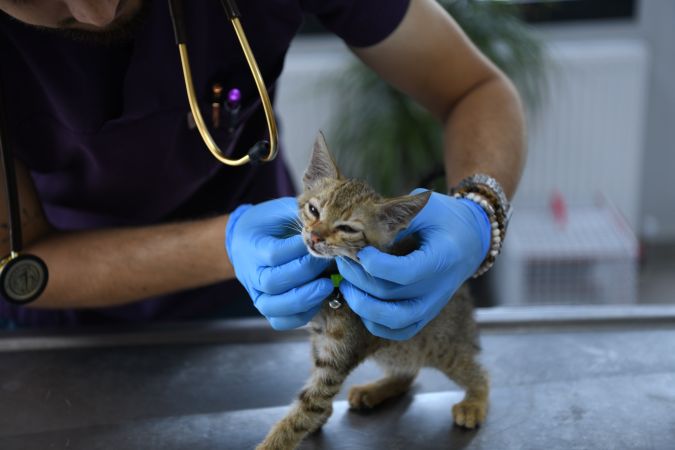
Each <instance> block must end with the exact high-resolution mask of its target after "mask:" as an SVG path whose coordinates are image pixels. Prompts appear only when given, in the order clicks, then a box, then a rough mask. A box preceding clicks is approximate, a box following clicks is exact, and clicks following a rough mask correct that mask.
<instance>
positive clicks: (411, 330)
mask: <svg viewBox="0 0 675 450" xmlns="http://www.w3.org/2000/svg"><path fill="white" fill-rule="evenodd" d="M361 321H362V322H363V325H364V326H365V327H366V329H367V330H368V331H369V332H370V334H372V335H373V336H377V337H381V338H382V339H389V340H391V341H406V340H408V339H410V338H412V337H413V336H415V335H416V334H417V333H419V331H420V330H421V329H422V328H423V325H422V322H416V323H413V324H411V325H409V326H407V327H405V328H400V329H397V330H392V329H391V328H387V327H385V326H384V325H380V324H379V323H375V322H372V321H370V320H367V319H363V318H361Z"/></svg>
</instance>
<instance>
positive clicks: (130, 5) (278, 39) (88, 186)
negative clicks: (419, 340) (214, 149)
mask: <svg viewBox="0 0 675 450" xmlns="http://www.w3.org/2000/svg"><path fill="white" fill-rule="evenodd" d="M239 9H240V10H241V13H242V16H243V18H242V24H243V26H244V29H245V31H246V33H247V36H248V39H249V42H250V44H251V47H252V49H253V52H254V54H255V56H256V58H257V61H258V64H259V66H260V69H261V72H262V75H263V78H264V80H265V81H266V83H267V85H268V88H269V90H270V93H271V94H272V95H273V92H274V84H275V82H276V80H277V78H278V77H279V74H280V73H281V70H282V68H283V64H284V57H285V54H286V51H287V49H288V46H289V44H290V42H291V40H292V38H293V37H294V36H295V34H296V33H297V31H298V28H299V26H300V24H301V21H302V18H303V14H305V13H308V14H314V15H316V16H317V17H318V19H319V20H320V21H321V22H322V23H323V24H324V25H325V26H326V27H327V28H328V29H329V30H331V31H332V32H334V33H335V34H337V35H338V36H339V37H341V38H342V39H343V40H344V41H345V42H346V44H347V45H349V47H350V48H351V49H352V51H353V52H354V53H355V54H356V55H357V56H358V57H359V58H360V59H362V60H363V61H364V62H365V63H366V64H368V65H369V66H370V67H372V68H373V69H374V70H375V71H376V72H377V73H379V74H380V76H382V77H383V78H384V79H386V80H387V81H388V82H390V83H391V84H393V85H394V86H396V87H397V88H399V89H401V90H402V91H404V92H406V93H407V94H408V95H410V96H411V97H412V98H414V99H415V100H417V101H418V102H419V103H420V104H421V105H423V106H424V107H426V108H428V109H429V110H430V111H431V112H433V113H434V114H435V115H436V116H437V117H438V118H439V120H440V121H442V123H443V125H444V130H445V133H444V135H445V149H446V158H445V159H446V164H445V165H446V172H447V174H448V176H447V177H448V186H449V187H452V186H455V185H456V184H457V183H458V182H459V181H460V180H462V179H464V178H466V177H467V176H469V175H472V174H475V173H482V174H488V175H490V176H491V177H493V178H494V179H495V180H496V181H498V182H499V183H500V184H501V186H502V187H503V189H504V191H505V192H506V195H507V196H511V195H512V194H513V193H514V191H515V189H516V186H517V183H518V180H519V177H520V173H521V170H522V163H523V160H524V153H525V150H524V144H523V141H524V139H523V119H522V112H521V106H520V102H519V99H518V95H517V94H516V92H515V90H514V88H513V86H512V85H511V83H510V82H509V81H508V80H507V79H506V78H505V77H504V75H503V74H502V73H500V72H499V70H498V69H496V68H495V67H494V66H493V65H492V64H490V63H489V62H488V61H487V60H486V59H485V58H484V57H483V56H482V55H481V54H480V52H479V51H477V50H476V48H475V47H474V46H473V45H472V44H471V43H470V42H469V41H468V39H467V38H466V36H465V35H464V34H463V33H462V31H461V30H460V29H459V28H458V26H457V25H456V24H455V22H454V21H453V20H452V19H451V18H450V17H449V16H448V15H447V14H446V13H445V11H444V10H443V9H442V8H440V7H439V6H438V5H437V4H436V3H435V2H434V1H433V0H278V1H274V2H270V1H268V0H246V1H240V2H239ZM0 11H2V13H0V55H1V58H2V59H1V63H2V65H1V66H0V83H1V85H0V86H1V87H2V92H3V93H4V95H3V100H4V101H3V103H4V105H3V107H4V108H5V111H6V112H7V116H8V128H9V131H10V139H11V144H12V148H13V150H14V157H15V161H16V168H17V176H18V186H19V191H20V198H21V203H22V224H23V230H24V233H23V238H24V249H25V250H26V252H29V253H33V254H35V255H38V256H39V257H41V258H42V259H43V260H44V261H45V262H46V264H47V266H48V267H49V272H50V279H49V284H48V286H47V288H46V290H45V291H44V293H43V294H42V295H41V297H40V298H38V299H37V300H36V301H35V302H33V303H31V304H30V305H29V306H26V307H18V306H12V305H10V304H8V303H7V302H5V301H2V300H0V319H1V320H4V321H5V322H9V323H13V324H16V325H19V326H24V325H25V326H52V325H66V324H83V323H103V322H116V321H117V322H122V321H150V320H180V319H189V318H196V317H213V316H218V315H222V314H223V313H226V312H227V311H235V310H236V309H237V308H239V306H238V303H241V302H243V297H244V295H245V292H244V291H243V290H241V285H240V284H239V283H238V282H237V280H235V272H236V277H237V278H238V279H239V281H240V282H241V284H242V285H243V286H244V287H245V288H246V292H248V294H249V296H251V297H252V299H253V300H254V304H255V306H256V307H257V308H258V310H260V311H261V312H262V313H263V314H264V315H265V316H266V317H267V318H268V319H269V320H270V323H271V324H272V326H274V327H275V328H279V329H283V328H291V327H296V326H300V325H302V324H304V323H306V322H307V321H308V320H309V319H310V318H311V316H312V315H313V314H314V313H315V312H316V310H317V308H318V306H319V305H320V303H321V302H322V300H323V299H324V298H325V296H326V295H327V294H328V293H329V292H330V290H332V285H330V282H329V280H327V279H325V278H321V277H320V273H321V272H322V271H323V269H324V268H325V266H326V262H325V261H322V260H317V259H315V258H313V257H310V256H309V255H308V254H307V252H306V250H305V249H304V246H303V245H302V242H301V241H300V240H299V237H295V238H291V239H286V240H284V239H275V238H274V237H273V236H274V232H275V228H277V227H278V226H279V225H280V224H281V223H282V222H283V221H284V220H287V219H290V218H291V216H292V214H295V211H293V200H292V199H290V198H288V197H286V198H283V197H284V196H290V195H293V190H292V185H291V182H290V180H289V175H288V172H287V170H286V168H285V167H284V164H283V162H282V158H277V159H276V160H275V161H274V162H272V163H268V164H262V165H257V166H252V165H246V166H243V167H237V168H232V167H226V166H223V165H221V164H220V163H218V162H217V161H216V160H215V159H214V158H213V157H212V156H211V155H210V153H209V152H208V151H207V150H206V149H205V147H204V144H203V142H202V140H201V138H200V136H199V134H198V132H197V130H196V129H194V127H192V126H191V125H190V121H189V120H188V111H189V107H188V103H187V99H186V96H185V91H184V82H183V78H182V72H181V69H180V61H179V57H178V51H177V48H176V46H175V43H174V38H173V30H172V26H171V21H170V19H169V11H168V7H167V2H166V1H163V0H61V1H56V0H28V1H18V0H0ZM185 22H186V29H187V36H188V37H187V39H188V41H187V44H188V46H189V49H190V56H191V58H190V61H191V65H192V72H193V77H194V82H195V86H196V90H197V95H198V97H199V100H200V105H201V108H202V114H203V115H204V116H205V117H207V118H208V117H210V109H209V108H210V103H211V95H212V91H213V87H214V86H215V85H216V84H219V85H221V86H223V87H224V88H225V89H229V88H234V87H236V88H238V89H239V90H240V91H241V93H242V101H241V114H240V120H239V122H238V123H237V125H236V127H235V128H234V130H228V127H225V126H221V127H219V128H218V129H215V130H213V134H214V137H215V139H216V141H217V142H218V143H219V144H220V147H221V148H224V149H226V152H227V153H229V154H230V155H233V156H240V155H241V154H242V152H245V151H247V150H248V149H249V148H250V147H251V146H252V145H253V144H254V143H255V142H256V141H258V140H259V139H261V138H263V137H264V136H265V135H266V133H267V129H266V126H265V122H264V115H263V113H262V107H261V106H260V102H259V99H258V94H257V91H256V89H255V86H254V84H253V81H252V79H251V76H250V73H249V69H248V66H247V65H246V62H245V60H244V56H243V54H242V52H241V50H240V48H239V44H238V42H237V40H236V37H235V35H234V33H233V31H232V29H231V27H230V25H229V23H228V21H227V19H226V17H225V15H224V12H223V10H222V8H221V5H220V2H219V1H217V0H202V1H186V2H185ZM282 119H283V118H282ZM434 195H436V194H434ZM434 199H435V200H434ZM432 200H434V201H430V202H429V204H428V205H427V207H425V211H427V212H428V214H426V216H424V214H420V217H422V216H424V217H427V218H426V219H420V223H418V224H417V225H416V226H417V227H418V229H419V230H421V231H422V232H424V231H425V230H432V229H433V230H444V231H443V232H442V233H441V234H440V235H439V236H436V237H435V238H434V245H435V246H437V244H440V245H441V247H440V248H443V244H444V243H446V244H448V245H447V246H446V247H447V248H450V249H452V251H451V252H450V253H452V255H451V257H449V256H448V254H445V255H440V256H439V255H437V254H432V253H433V252H432V253H428V252H427V253H425V252H420V258H422V259H421V260H420V261H419V264H415V266H417V267H429V268H432V267H434V268H439V267H445V268H447V269H448V271H447V273H445V272H443V273H441V272H442V271H441V272H438V273H434V274H419V277H417V278H415V277H409V278H410V279H407V280H403V281H401V285H402V286H403V287H406V286H407V287H410V288H411V289H409V290H408V291H406V290H405V289H403V291H401V289H398V291H396V292H398V293H399V294H400V293H401V292H404V291H405V292H407V293H406V294H405V295H403V296H400V295H398V296H397V294H395V293H392V295H391V296H387V292H386V289H384V290H383V286H384V285H386V284H387V283H386V275H385V276H384V278H385V280H381V279H379V278H378V277H371V276H367V277H366V278H368V280H366V281H364V279H365V278H364V277H363V273H357V272H358V270H361V269H360V268H357V269H354V268H351V269H349V268H345V271H346V272H349V274H343V275H345V278H346V279H347V280H346V281H345V282H343V285H342V286H341V290H342V292H343V294H344V296H345V298H346V300H347V301H348V302H349V304H350V306H351V307H352V309H353V310H354V311H356V312H357V313H358V314H360V315H361V316H362V317H363V320H364V323H365V324H366V326H367V327H368V329H369V330H371V332H373V333H374V334H378V335H382V336H384V337H389V338H393V339H404V338H407V337H409V336H411V335H412V334H414V333H415V332H417V330H418V329H419V328H420V327H421V326H423V325H424V324H426V323H427V322H428V321H429V320H430V319H431V318H433V316H435V314H437V313H438V311H439V310H440V307H442V305H441V303H443V304H444V302H443V301H442V300H439V299H440V298H441V297H444V298H445V300H444V301H445V302H447V299H448V298H449V296H450V295H451V294H452V292H454V290H455V289H456V287H457V285H458V284H459V283H461V282H462V281H464V280H465V279H466V278H468V277H469V276H471V275H472V274H473V273H474V272H475V271H476V270H477V269H478V267H479V266H480V264H481V262H482V261H483V259H484V258H485V255H486V254H487V252H488V251H489V247H490V236H491V234H490V233H491V230H490V223H489V222H487V221H486V218H487V216H486V215H485V212H483V210H482V209H481V208H480V207H479V206H476V205H473V206H467V204H466V203H467V202H464V201H457V200H456V199H453V198H452V197H449V196H447V195H441V194H438V195H437V196H436V197H434V196H432ZM469 203H470V202H469ZM249 204H251V205H254V206H250V205H249ZM240 205H244V206H240ZM288 205H291V207H290V208H287V207H288ZM285 210H290V211H293V212H292V213H284V214H287V215H288V217H286V218H284V217H282V216H283V214H277V213H276V212H279V211H285ZM423 212H424V211H423ZM230 213H233V214H230ZM6 217H7V205H6V204H5V200H4V196H2V200H0V223H2V224H3V225H2V228H0V237H1V238H2V243H1V244H0V245H1V246H2V253H3V255H6V254H8V253H9V240H8V226H7V219H6ZM434 221H438V223H435V222H434ZM226 230H227V238H226V239H224V237H225V232H226ZM422 234H423V233H422ZM423 235H424V234H423ZM437 248H438V247H437ZM436 253H438V252H436ZM261 255H262V256H261ZM380 256H381V255H372V254H368V255H367V254H364V255H363V258H362V259H363V260H364V261H365V262H364V269H365V270H367V269H368V264H367V263H368V261H372V264H379V263H378V261H380V260H378V259H377V258H378V257H380ZM439 258H440V259H439ZM387 261H389V260H387ZM390 263H391V261H389V262H387V264H390ZM396 264H397V263H396V262H394V263H391V265H390V266H388V267H389V269H390V272H391V273H394V274H395V273H398V272H397V271H400V270H402V268H403V267H404V266H403V264H402V263H401V265H400V266H397V265H396ZM409 264H410V261H407V262H406V265H405V268H408V269H409V267H410V265H409ZM453 267H454V268H453ZM444 270H445V269H444ZM341 271H342V270H341ZM263 272H264V273H267V274H269V273H270V272H272V275H271V276H269V277H268V278H266V281H265V283H263V284H264V285H261V284H260V283H261V280H260V279H261V278H262V277H261V274H262V273H263ZM364 273H365V272H364ZM448 274H450V275H451V276H449V275H448ZM427 275H428V276H429V278H428V279H424V277H425V276H427ZM431 275H434V276H433V277H432V276H431ZM441 275H442V276H441ZM359 277H360V278H359ZM450 279H451V281H448V280H450ZM359 280H361V281H359ZM389 284H391V283H389ZM399 287H400V286H399ZM392 292H393V291H392ZM378 295H379V297H380V298H386V299H396V300H400V301H399V302H382V301H380V300H379V299H377V298H376V297H377V296H378ZM439 302H440V303H439ZM247 303H248V301H247ZM413 304H415V305H421V307H418V308H417V309H418V310H419V311H418V312H417V313H413V314H412V316H414V320H413V321H412V322H411V321H409V320H408V321H406V320H401V318H402V317H404V316H406V315H409V314H410V313H411V310H410V308H409V306H410V305H413ZM383 305H384V308H385V309H382V308H383ZM392 305H394V306H395V307H393V308H392ZM397 305H400V308H399V306H397ZM406 305H408V306H406ZM397 308H398V309H397ZM422 310H423V312H422Z"/></svg>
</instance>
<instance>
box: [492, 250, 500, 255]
mask: <svg viewBox="0 0 675 450" xmlns="http://www.w3.org/2000/svg"><path fill="white" fill-rule="evenodd" d="M490 255H492V256H497V255H499V250H491V251H490Z"/></svg>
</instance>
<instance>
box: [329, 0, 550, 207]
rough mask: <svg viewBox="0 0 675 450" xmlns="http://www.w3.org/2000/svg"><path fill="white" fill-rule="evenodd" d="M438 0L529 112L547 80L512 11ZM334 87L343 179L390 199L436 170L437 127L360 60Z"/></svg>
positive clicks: (335, 136)
mask: <svg viewBox="0 0 675 450" xmlns="http://www.w3.org/2000/svg"><path fill="white" fill-rule="evenodd" d="M439 3H440V4H441V5H442V6H443V7H444V8H445V9H446V10H447V11H448V12H449V13H450V14H451V15H452V17H453V18H454V19H455V20H456V21H457V23H458V24H459V25H460V26H461V27H462V29H463V30H464V31H465V32H466V34H467V35H468V36H469V37H470V38H471V40H472V41H473V42H474V43H475V44H476V46H477V47H478V48H480V50H481V51H482V52H483V53H484V54H485V55H486V56H487V57H488V58H489V59H490V60H492V61H493V62H494V63H495V65H497V66H498V67H499V68H500V69H502V70H503V71H504V72H505V73H506V74H507V75H508V76H509V77H510V78H511V79H512V80H513V81H514V84H515V85H516V86H517V87H518V89H519V91H520V92H521V95H522V97H523V99H524V101H525V103H526V104H527V106H528V107H529V109H530V110H532V109H535V108H536V107H537V106H538V105H539V104H540V102H541V100H542V97H543V92H544V87H545V81H546V77H545V60H544V51H543V47H542V44H541V42H540V41H539V40H538V39H536V38H535V37H534V36H533V34H532V33H531V31H530V30H529V29H528V27H527V25H526V24H524V23H523V22H522V21H521V20H519V19H518V17H517V16H516V15H515V13H514V9H513V8H512V7H510V6H509V5H506V4H502V3H500V2H486V1H475V0H473V1H472V0H463V1H460V0H457V1H449V0H440V1H439ZM336 83H337V85H338V89H339V92H341V93H342V95H341V97H340V98H341V101H340V104H339V106H338V114H337V120H336V122H335V127H334V129H331V141H334V142H335V145H332V147H333V149H334V152H335V156H336V158H337V160H338V162H339V164H340V166H341V167H343V168H344V170H345V172H346V173H347V174H349V175H350V176H354V177H358V178H363V179H366V180H368V182H369V183H371V184H372V185H373V186H374V187H375V188H376V189H377V190H379V191H380V192H381V193H383V194H385V195H394V194H400V193H402V192H406V191H408V190H410V189H411V188H413V187H417V186H419V185H420V182H421V181H422V180H423V179H424V178H427V177H428V175H429V174H432V173H434V172H438V170H439V168H441V169H442V166H443V164H442V160H443V150H442V134H441V129H440V124H439V123H438V122H437V121H436V119H434V118H433V117H432V116H431V115H430V114H429V113H427V111H426V110H424V109H422V108H421V107H420V106H418V105H417V104H416V103H414V102H413V101H412V100H410V99H409V98H407V97H406V96H404V95H403V94H401V93H400V92H398V91H397V90H395V89H394V88H392V87H391V86H389V85H388V84H386V83H385V82H384V81H382V80H381V79H380V78H379V77H378V76H377V75H375V74H374V73H373V72H372V71H371V70H370V69H369V68H367V67H366V66H365V65H363V64H361V63H356V64H354V65H353V66H352V67H350V68H349V69H348V70H347V72H346V73H345V74H341V76H340V78H339V79H337V80H336Z"/></svg>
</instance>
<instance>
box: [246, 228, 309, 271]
mask: <svg viewBox="0 0 675 450" xmlns="http://www.w3.org/2000/svg"><path fill="white" fill-rule="evenodd" d="M254 248H255V253H256V262H257V263H258V264H259V265H260V266H280V265H282V264H286V263H287V262H290V261H293V260H294V259H298V258H301V257H302V256H304V255H307V254H308V252H307V246H305V243H304V242H303V240H302V236H300V235H299V234H298V235H295V236H291V237H289V238H278V237H275V236H271V235H264V236H261V237H259V238H258V239H257V240H256V242H255V247H254Z"/></svg>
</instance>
